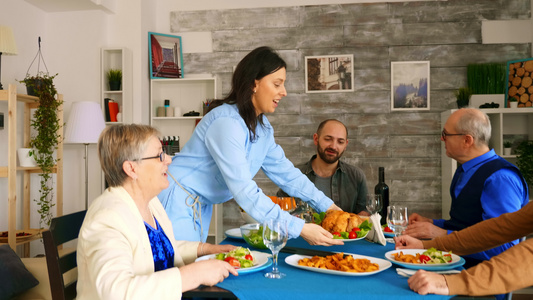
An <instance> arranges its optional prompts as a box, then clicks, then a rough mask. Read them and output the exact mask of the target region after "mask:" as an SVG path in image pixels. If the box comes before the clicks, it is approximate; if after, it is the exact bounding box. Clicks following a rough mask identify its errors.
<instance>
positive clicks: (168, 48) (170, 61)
mask: <svg viewBox="0 0 533 300" xmlns="http://www.w3.org/2000/svg"><path fill="white" fill-rule="evenodd" d="M148 45H149V52H150V79H155V78H183V54H182V52H181V37H179V36H175V35H169V34H162V33H155V32H148Z"/></svg>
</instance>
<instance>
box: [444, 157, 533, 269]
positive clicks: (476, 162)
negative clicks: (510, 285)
mask: <svg viewBox="0 0 533 300" xmlns="http://www.w3.org/2000/svg"><path fill="white" fill-rule="evenodd" d="M496 158H498V155H497V154H496V153H495V152H494V149H493V150H490V151H489V152H487V153H485V154H483V155H481V156H478V157H476V158H474V159H471V160H469V161H467V162H465V163H464V164H463V165H462V167H463V170H464V173H463V174H462V175H461V177H460V178H459V179H458V180H457V184H456V185H455V189H454V191H453V192H454V193H455V196H456V197H457V196H458V195H459V193H460V192H461V190H462V189H463V188H464V187H465V185H466V184H467V182H468V181H469V180H470V178H471V177H472V176H473V175H474V173H476V171H477V170H478V169H479V167H481V166H482V165H483V164H485V163H487V162H489V161H491V160H494V159H496ZM528 202H529V195H528V191H527V189H526V190H524V188H523V184H522V181H521V179H520V177H519V175H518V174H517V173H515V172H514V171H512V170H510V169H501V170H498V171H496V172H494V173H493V174H492V175H491V176H490V177H489V178H487V180H486V181H485V186H484V188H483V192H482V194H481V206H482V207H483V214H482V218H483V220H487V219H490V218H495V217H498V216H499V215H501V214H504V213H508V212H514V211H517V210H519V209H520V208H522V207H523V206H524V205H526V204H527V203H528ZM444 221H445V220H444V219H435V220H433V224H435V225H436V226H439V227H441V228H442V227H443V225H444ZM451 232H452V231H451V230H448V234H450V233H451ZM517 243H518V240H515V241H513V242H510V243H506V244H503V245H501V246H498V247H495V248H492V249H490V250H487V251H484V252H479V253H476V254H472V255H469V257H473V258H476V259H480V260H487V259H490V258H491V257H492V256H495V255H498V254H500V253H501V252H503V251H505V250H507V249H509V248H511V247H512V246H514V245H516V244H517Z"/></svg>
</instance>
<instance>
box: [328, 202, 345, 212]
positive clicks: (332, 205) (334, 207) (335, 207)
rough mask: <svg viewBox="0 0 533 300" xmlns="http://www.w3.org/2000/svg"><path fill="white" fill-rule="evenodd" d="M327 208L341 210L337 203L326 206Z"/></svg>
mask: <svg viewBox="0 0 533 300" xmlns="http://www.w3.org/2000/svg"><path fill="white" fill-rule="evenodd" d="M328 210H342V209H341V208H340V207H338V206H337V205H335V203H333V204H331V205H330V206H329V207H328Z"/></svg>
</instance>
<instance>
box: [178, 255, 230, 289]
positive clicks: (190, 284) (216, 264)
mask: <svg viewBox="0 0 533 300" xmlns="http://www.w3.org/2000/svg"><path fill="white" fill-rule="evenodd" d="M180 273H181V286H182V291H183V292H186V291H190V290H192V289H195V288H197V287H198V286H200V285H207V286H213V285H215V284H217V283H219V282H222V281H223V280H224V279H225V278H227V277H228V276H229V274H230V273H231V274H233V275H235V276H238V275H239V274H238V273H237V270H235V268H234V267H232V266H231V265H230V264H229V263H227V262H225V261H222V260H218V259H209V260H203V261H199V262H195V263H192V264H189V265H186V266H183V267H181V268H180Z"/></svg>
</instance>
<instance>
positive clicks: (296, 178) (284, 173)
mask: <svg viewBox="0 0 533 300" xmlns="http://www.w3.org/2000/svg"><path fill="white" fill-rule="evenodd" d="M286 72H287V71H286V63H285V61H283V59H282V58H281V57H279V55H278V54H277V53H276V52H274V50H273V49H271V48H269V47H260V48H257V49H255V50H253V51H252V52H250V53H249V54H248V55H246V56H245V57H244V58H243V59H242V60H241V61H240V62H239V64H238V65H237V68H236V69H235V72H234V74H233V79H232V89H231V91H230V94H229V95H228V96H227V97H226V98H225V99H223V100H216V101H213V102H212V104H211V105H210V106H209V108H210V111H209V113H208V114H206V115H205V116H204V117H203V118H202V120H201V121H200V123H198V125H197V126H196V128H195V130H194V132H193V134H192V136H191V139H190V140H189V141H188V142H187V143H186V144H185V146H184V147H183V149H182V151H181V152H180V153H178V154H177V155H176V156H175V157H174V159H173V161H172V163H171V164H170V166H169V167H168V174H169V178H168V180H169V181H170V186H169V187H168V188H167V189H165V190H164V191H163V192H162V193H161V194H159V199H160V200H161V202H162V204H163V206H164V207H165V210H166V211H167V214H168V215H169V217H170V219H171V220H172V225H173V226H174V233H175V235H176V238H177V239H183V240H190V241H205V240H206V238H207V233H208V229H209V222H210V220H211V214H212V211H213V205H214V204H218V203H223V202H226V201H228V200H230V199H232V198H233V199H235V201H237V203H238V204H239V205H240V206H241V208H242V209H244V210H245V211H246V212H247V213H249V214H250V215H251V216H252V217H253V218H254V219H256V220H258V221H260V222H262V221H263V220H266V219H285V220H287V224H288V227H289V237H290V238H296V237H298V236H299V235H301V236H302V237H303V238H304V239H305V240H306V241H307V242H309V244H312V245H339V244H342V241H339V240H334V239H333V236H332V235H331V234H330V233H329V232H327V231H326V230H324V229H323V228H322V227H320V226H318V225H316V224H304V221H303V220H301V219H299V218H296V217H293V216H291V215H290V214H289V213H287V212H285V211H282V210H281V209H280V207H279V206H277V205H276V204H274V203H273V202H272V201H271V200H270V198H268V197H267V196H266V195H265V194H264V193H263V192H262V191H261V189H260V188H259V187H258V186H257V184H256V183H255V182H254V181H253V177H254V176H255V174H256V173H257V172H258V171H259V169H262V170H263V171H264V173H265V174H266V175H267V176H268V177H269V178H270V179H271V180H272V181H273V182H274V183H276V184H277V185H278V186H279V187H280V188H282V189H283V190H284V191H285V192H287V193H288V194H289V195H292V196H294V197H299V198H300V199H302V200H304V201H306V202H309V204H311V206H312V207H313V208H315V209H316V210H317V211H320V212H322V211H326V210H328V209H339V208H338V207H337V206H336V205H335V204H333V201H332V200H331V199H329V198H328V197H326V196H325V195H324V193H322V192H321V191H319V190H318V189H317V188H316V187H315V185H314V184H313V183H312V182H311V181H309V179H307V177H306V176H305V175H303V174H302V173H301V172H300V171H299V170H298V169H296V168H295V167H294V165H293V164H292V163H291V162H290V161H289V160H288V159H287V158H286V157H285V153H284V152H283V149H281V147H280V146H279V145H277V144H276V142H275V140H274V130H273V128H272V125H270V123H269V122H268V119H267V118H266V116H265V115H264V114H265V113H273V112H274V111H275V110H276V108H277V107H278V103H279V101H280V100H281V98H283V97H285V96H286V95H287V91H286V90H285V78H286ZM191 221H192V222H191Z"/></svg>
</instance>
